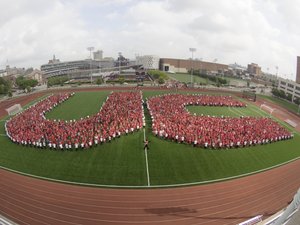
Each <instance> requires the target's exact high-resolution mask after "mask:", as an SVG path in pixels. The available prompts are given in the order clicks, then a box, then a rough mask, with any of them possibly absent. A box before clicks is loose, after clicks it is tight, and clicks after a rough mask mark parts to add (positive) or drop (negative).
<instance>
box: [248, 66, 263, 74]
mask: <svg viewBox="0 0 300 225" xmlns="http://www.w3.org/2000/svg"><path fill="white" fill-rule="evenodd" d="M247 71H248V73H250V75H254V76H260V75H261V74H262V73H261V67H260V66H258V65H257V64H256V63H251V64H248V68H247Z"/></svg>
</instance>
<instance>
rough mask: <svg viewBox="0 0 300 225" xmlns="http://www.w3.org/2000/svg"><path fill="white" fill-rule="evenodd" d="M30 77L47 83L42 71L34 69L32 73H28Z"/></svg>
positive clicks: (40, 82)
mask: <svg viewBox="0 0 300 225" xmlns="http://www.w3.org/2000/svg"><path fill="white" fill-rule="evenodd" d="M26 77H27V78H29V79H34V80H37V81H38V83H39V84H45V78H44V75H43V73H42V71H40V70H38V69H34V70H33V71H32V72H31V73H29V74H27V75H26Z"/></svg>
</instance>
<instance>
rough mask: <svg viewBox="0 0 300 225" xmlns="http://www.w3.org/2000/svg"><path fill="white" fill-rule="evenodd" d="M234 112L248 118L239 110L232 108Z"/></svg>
mask: <svg viewBox="0 0 300 225" xmlns="http://www.w3.org/2000/svg"><path fill="white" fill-rule="evenodd" d="M232 110H233V111H235V112H237V113H238V114H240V116H246V115H245V114H244V113H243V112H241V111H240V110H239V109H238V108H236V107H232Z"/></svg>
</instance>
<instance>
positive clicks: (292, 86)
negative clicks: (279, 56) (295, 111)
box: [278, 78, 300, 100]
mask: <svg viewBox="0 0 300 225" xmlns="http://www.w3.org/2000/svg"><path fill="white" fill-rule="evenodd" d="M278 89H279V90H282V91H284V93H286V94H287V93H289V94H291V95H292V99H293V100H294V99H295V98H296V97H297V98H300V84H298V83H296V82H295V81H291V80H287V79H282V78H279V82H278Z"/></svg>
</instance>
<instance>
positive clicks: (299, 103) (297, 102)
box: [294, 97, 300, 105]
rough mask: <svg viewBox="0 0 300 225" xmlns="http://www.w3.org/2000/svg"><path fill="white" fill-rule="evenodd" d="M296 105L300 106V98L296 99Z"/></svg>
mask: <svg viewBox="0 0 300 225" xmlns="http://www.w3.org/2000/svg"><path fill="white" fill-rule="evenodd" d="M294 103H295V104H297V105H300V98H297V97H295V99H294Z"/></svg>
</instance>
